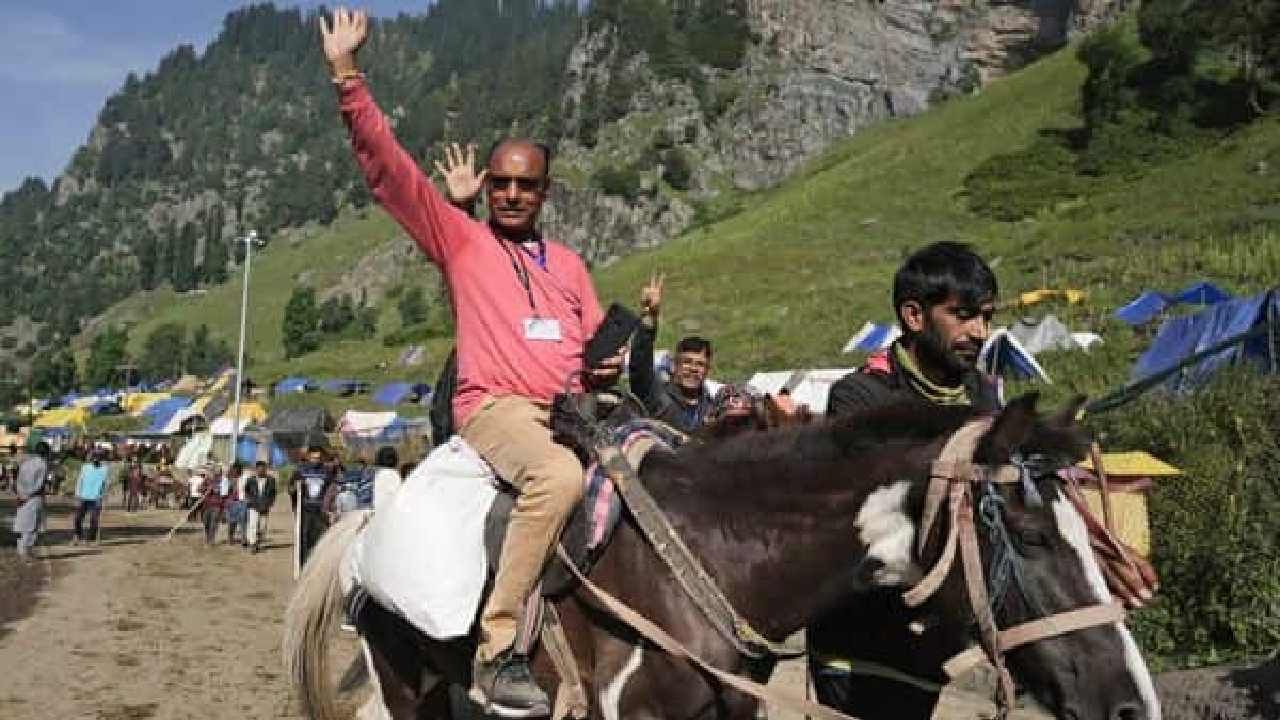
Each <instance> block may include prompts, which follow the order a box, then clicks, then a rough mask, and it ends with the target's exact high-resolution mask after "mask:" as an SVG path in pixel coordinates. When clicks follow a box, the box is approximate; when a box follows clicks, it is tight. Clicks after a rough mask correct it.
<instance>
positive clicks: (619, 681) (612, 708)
mask: <svg viewBox="0 0 1280 720" xmlns="http://www.w3.org/2000/svg"><path fill="white" fill-rule="evenodd" d="M643 659H644V646H643V645H636V646H635V649H634V650H632V651H631V655H630V657H628V658H627V662H626V664H625V665H623V666H622V669H621V670H619V671H618V674H617V675H614V676H613V679H612V680H610V681H609V684H608V685H605V686H604V689H603V690H601V691H600V712H601V713H603V714H604V720H619V719H620V718H621V717H622V691H623V690H625V689H627V681H628V680H630V679H631V676H632V675H635V674H636V670H639V669H640V661H641V660H643Z"/></svg>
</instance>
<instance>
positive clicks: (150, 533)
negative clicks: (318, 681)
mask: <svg viewBox="0 0 1280 720" xmlns="http://www.w3.org/2000/svg"><path fill="white" fill-rule="evenodd" d="M13 505H14V502H13V499H12V495H8V494H6V495H5V497H4V498H0V539H4V540H5V541H6V542H8V541H9V538H11V536H10V535H9V533H8V527H9V518H10V517H11V516H12V511H13ZM72 511H73V506H72V504H71V503H70V502H69V501H67V500H55V501H54V503H53V506H52V509H51V512H50V519H49V528H50V532H49V533H47V534H46V535H45V540H44V542H43V547H42V548H41V552H42V553H43V554H44V557H45V559H44V560H42V561H40V562H38V563H36V564H34V565H30V566H26V567H23V566H20V565H18V564H17V562H16V561H15V558H14V553H13V550H12V545H11V544H9V545H7V546H6V547H5V548H4V549H2V550H0V678H3V682H0V718H3V719H4V720H28V719H30V720H35V719H37V718H39V719H41V720H43V719H45V718H58V719H60V720H73V719H77V718H88V719H90V720H149V719H151V718H155V719H158V720H167V719H174V720H178V719H183V720H185V719H186V718H204V719H209V720H232V719H233V718H234V719H235V720H257V719H259V718H261V719H267V718H297V717H298V714H297V708H296V704H295V702H294V701H293V699H292V694H291V691H290V688H289V687H288V683H287V682H286V679H285V678H284V677H283V675H282V671H281V662H280V651H279V643H280V631H281V617H282V615H283V610H284V606H285V603H286V602H287V599H288V593H289V591H290V589H291V587H292V584H293V581H292V574H291V557H292V555H291V553H292V548H291V546H290V542H291V529H292V521H293V518H292V515H291V514H290V512H289V507H288V504H287V503H284V502H281V503H280V504H279V505H277V509H276V512H275V514H274V515H273V516H272V522H271V527H270V531H269V533H268V536H267V543H266V551H265V552H263V553H262V554H260V555H250V554H248V553H246V552H245V551H244V550H243V549H241V548H240V547H239V546H235V547H230V546H227V545H225V544H219V545H216V546H214V547H206V546H205V545H204V541H203V535H202V533H201V532H200V529H199V528H198V527H197V526H196V524H195V523H191V524H189V525H187V526H186V528H185V529H184V530H183V531H180V532H179V533H178V534H177V535H176V536H175V537H174V538H173V540H172V541H171V542H165V541H164V540H163V538H164V536H165V535H166V534H167V533H168V531H169V528H170V527H172V526H173V524H174V523H175V522H177V520H178V519H179V518H180V514H179V513H177V512H175V511H167V510H148V511H144V512H140V513H135V514H126V513H123V512H122V511H121V510H120V509H119V508H118V502H117V500H116V498H115V497H114V496H113V498H112V499H111V502H110V503H109V507H108V509H107V510H106V512H104V513H103V532H102V542H101V544H100V545H97V546H88V547H84V546H82V547H72V546H70V545H68V544H67V541H68V540H69V539H70V527H71V513H72ZM224 538H225V530H224V531H223V532H222V533H220V534H219V540H220V541H221V540H223V539H224ZM337 652H338V654H339V655H340V656H341V657H335V663H336V664H338V665H340V666H342V667H345V665H346V660H347V659H349V658H351V657H353V656H354V654H355V652H356V651H355V647H354V645H353V643H352V642H351V640H350V638H349V637H347V638H344V639H343V640H341V641H340V642H339V649H338V650H337ZM773 684H775V685H782V686H785V687H787V688H788V689H790V690H791V691H792V692H794V693H797V694H803V693H804V684H805V683H804V668H803V664H802V662H801V661H792V662H789V663H786V664H784V665H783V666H782V667H781V668H780V671H779V672H778V673H777V674H776V675H775V677H774V682H773ZM1157 685H1158V686H1159V690H1160V694H1161V697H1162V700H1163V701H1164V703H1165V717H1166V718H1168V719H1169V720H1193V719H1196V720H1198V719H1200V718H1204V719H1206V720H1207V719H1209V718H1215V719H1222V720H1228V719H1229V720H1237V719H1243V718H1265V719H1266V720H1276V719H1277V718H1280V663H1277V662H1275V661H1273V662H1271V663H1268V664H1265V665H1263V666H1261V667H1258V668H1255V669H1252V670H1234V671H1233V670H1201V671H1191V672H1185V673H1170V674H1166V675H1164V676H1161V677H1160V678H1158V680H1157ZM361 694H362V693H361ZM359 699H360V698H349V701H354V702H358V700H359ZM957 700H965V702H957V703H955V704H954V705H952V706H951V710H952V711H951V712H949V713H947V718H948V720H951V719H952V718H955V719H959V718H961V717H966V718H967V717H978V716H982V715H986V714H987V712H988V711H989V703H986V702H985V701H983V702H979V701H978V700H977V699H976V698H958V699H957ZM970 701H972V702H970ZM354 702H353V704H354ZM1015 716H1016V717H1033V716H1034V713H1027V714H1026V715H1023V713H1021V712H1019V713H1016V714H1015ZM771 717H772V718H773V720H795V719H796V718H797V717H798V716H796V715H794V714H789V713H785V712H777V711H775V712H774V713H772V714H771Z"/></svg>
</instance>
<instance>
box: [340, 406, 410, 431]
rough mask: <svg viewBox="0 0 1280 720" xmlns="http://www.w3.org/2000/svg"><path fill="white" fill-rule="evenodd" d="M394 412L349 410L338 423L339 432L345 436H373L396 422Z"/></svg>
mask: <svg viewBox="0 0 1280 720" xmlns="http://www.w3.org/2000/svg"><path fill="white" fill-rule="evenodd" d="M396 417H397V416H396V414H395V413H394V412H359V411H357V410H348V411H347V412H346V413H344V414H343V416H342V419H341V420H339V421H338V432H340V433H342V434H343V435H362V436H373V435H377V434H378V433H380V432H382V430H383V428H385V427H386V426H388V425H390V424H391V423H393V422H395V420H396Z"/></svg>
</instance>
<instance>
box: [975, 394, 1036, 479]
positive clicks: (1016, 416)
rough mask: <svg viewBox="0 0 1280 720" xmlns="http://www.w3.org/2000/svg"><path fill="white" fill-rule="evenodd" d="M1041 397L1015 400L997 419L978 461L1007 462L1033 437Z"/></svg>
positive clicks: (1027, 395) (982, 447)
mask: <svg viewBox="0 0 1280 720" xmlns="http://www.w3.org/2000/svg"><path fill="white" fill-rule="evenodd" d="M1039 400H1040V394H1039V393H1035V392H1030V393H1027V394H1025V395H1020V396H1018V397H1016V398H1014V399H1013V401H1012V402H1010V403H1009V404H1008V405H1007V406H1005V409H1004V410H1003V411H1001V412H1000V415H999V416H998V417H996V421H995V423H994V424H993V425H992V426H991V430H990V431H988V432H987V434H986V435H983V436H982V441H981V442H979V443H978V450H977V453H976V454H975V455H974V459H975V460H977V461H979V462H1004V461H1005V460H1007V459H1008V458H1009V456H1010V455H1012V454H1013V451H1014V450H1015V449H1017V448H1018V447H1019V446H1021V445H1022V444H1023V443H1024V442H1026V440H1027V438H1029V437H1031V431H1032V429H1033V428H1034V427H1035V423H1036V418H1037V417H1038V416H1037V415H1036V403H1037V402H1038V401H1039Z"/></svg>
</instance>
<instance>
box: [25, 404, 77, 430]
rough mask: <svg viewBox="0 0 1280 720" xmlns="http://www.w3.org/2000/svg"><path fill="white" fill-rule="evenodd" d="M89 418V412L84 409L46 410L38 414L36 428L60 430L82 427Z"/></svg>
mask: <svg viewBox="0 0 1280 720" xmlns="http://www.w3.org/2000/svg"><path fill="white" fill-rule="evenodd" d="M88 418H89V411H88V410H87V409H85V408H80V407H70V408H58V409H56V410H48V411H45V412H42V413H40V415H38V416H37V417H36V427H38V428H60V427H80V428H83V427H84V423H85V420H87V419H88Z"/></svg>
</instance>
